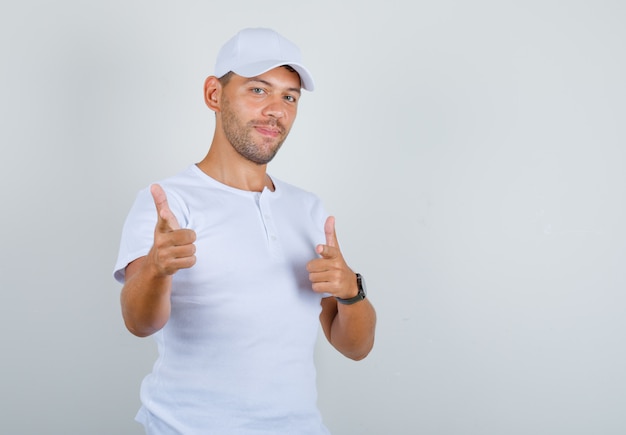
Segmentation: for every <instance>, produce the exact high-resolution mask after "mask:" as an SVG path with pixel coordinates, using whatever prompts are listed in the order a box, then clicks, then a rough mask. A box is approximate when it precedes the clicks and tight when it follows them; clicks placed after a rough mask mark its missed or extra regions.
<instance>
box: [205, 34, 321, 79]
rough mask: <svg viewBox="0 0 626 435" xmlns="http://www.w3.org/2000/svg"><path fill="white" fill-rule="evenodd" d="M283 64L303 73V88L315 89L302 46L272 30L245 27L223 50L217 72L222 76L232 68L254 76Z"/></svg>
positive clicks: (216, 64) (218, 60)
mask: <svg viewBox="0 0 626 435" xmlns="http://www.w3.org/2000/svg"><path fill="white" fill-rule="evenodd" d="M282 65H289V66H290V67H292V68H293V69H294V70H296V71H297V72H298V74H300V82H301V83H302V88H304V89H306V90H307V91H312V90H313V89H314V88H315V84H314V83H313V77H311V73H309V71H308V70H307V69H306V68H305V67H304V65H302V55H301V54H300V49H299V48H298V47H297V46H296V45H295V44H294V43H293V42H291V41H289V40H288V39H286V38H284V37H283V36H281V35H279V34H278V33H276V32H275V31H274V30H271V29H264V28H254V29H252V28H250V29H243V30H241V31H239V33H237V34H236V35H235V36H233V37H232V38H231V39H229V40H228V41H227V42H226V44H224V46H223V47H222V48H221V49H220V51H219V53H218V54H217V61H216V62H215V75H216V76H217V77H222V76H223V75H224V74H227V73H228V72H230V71H232V72H234V73H235V74H237V75H240V76H242V77H255V76H258V75H260V74H263V73H264V72H267V71H269V70H271V69H272V68H276V67H277V66H282Z"/></svg>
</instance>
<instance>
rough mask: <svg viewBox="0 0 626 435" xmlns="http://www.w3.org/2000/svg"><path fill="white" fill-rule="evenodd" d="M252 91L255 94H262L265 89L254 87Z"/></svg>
mask: <svg viewBox="0 0 626 435" xmlns="http://www.w3.org/2000/svg"><path fill="white" fill-rule="evenodd" d="M252 92H254V93H255V94H262V93H263V89H261V88H252Z"/></svg>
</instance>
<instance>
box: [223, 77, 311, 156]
mask: <svg viewBox="0 0 626 435" xmlns="http://www.w3.org/2000/svg"><path fill="white" fill-rule="evenodd" d="M299 99H300V76H299V75H298V73H297V72H295V71H293V70H290V69H288V68H285V67H277V68H274V69H272V70H270V71H268V72H266V73H264V74H261V75H259V76H256V77H252V78H246V77H241V76H238V75H236V74H234V75H233V76H232V77H231V79H230V81H229V82H228V83H227V84H226V85H225V86H224V88H223V92H222V105H221V123H222V128H223V130H224V134H225V136H226V138H227V139H228V141H229V142H230V143H231V145H232V146H233V148H235V150H236V151H237V152H238V153H239V154H240V155H241V156H243V157H244V158H246V159H247V160H249V161H251V162H254V163H257V164H259V165H264V164H267V163H269V162H270V161H271V160H272V159H273V158H274V156H275V155H276V153H277V152H278V150H279V149H280V147H281V145H282V144H283V142H284V141H285V139H287V135H288V134H289V131H290V130H291V126H292V125H293V122H294V120H295V118H296V114H297V109H298V101H299Z"/></svg>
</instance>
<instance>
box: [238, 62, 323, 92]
mask: <svg viewBox="0 0 626 435" xmlns="http://www.w3.org/2000/svg"><path fill="white" fill-rule="evenodd" d="M283 65H289V66H290V67H292V68H293V69H294V70H296V72H297V73H298V74H299V75H300V83H301V86H302V89H306V90H307V91H313V90H314V89H315V83H314V82H313V77H312V76H311V73H310V72H309V71H308V70H307V69H306V68H305V67H304V66H303V65H301V64H299V63H293V62H285V61H284V60H264V61H262V62H256V63H251V64H248V65H243V66H239V67H237V68H236V69H233V72H234V73H235V74H237V75H240V76H242V77H255V76H258V75H261V74H263V73H266V72H268V71H269V70H271V69H273V68H276V67H279V66H283Z"/></svg>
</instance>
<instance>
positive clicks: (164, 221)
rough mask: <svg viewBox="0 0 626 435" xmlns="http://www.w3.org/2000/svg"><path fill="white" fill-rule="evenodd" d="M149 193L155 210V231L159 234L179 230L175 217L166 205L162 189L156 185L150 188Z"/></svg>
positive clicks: (165, 196) (165, 197)
mask: <svg viewBox="0 0 626 435" xmlns="http://www.w3.org/2000/svg"><path fill="white" fill-rule="evenodd" d="M150 193H151V194H152V199H153V200H154V205H155V206H156V210H157V216H158V220H157V225H156V229H157V230H158V231H161V232H167V231H173V230H179V229H180V225H178V220H176V216H174V213H172V210H170V206H169V204H168V203H167V195H166V194H165V191H164V190H163V188H162V187H161V186H160V185H158V184H153V185H152V186H150Z"/></svg>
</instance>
